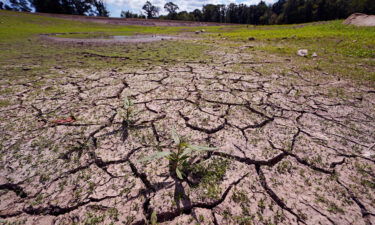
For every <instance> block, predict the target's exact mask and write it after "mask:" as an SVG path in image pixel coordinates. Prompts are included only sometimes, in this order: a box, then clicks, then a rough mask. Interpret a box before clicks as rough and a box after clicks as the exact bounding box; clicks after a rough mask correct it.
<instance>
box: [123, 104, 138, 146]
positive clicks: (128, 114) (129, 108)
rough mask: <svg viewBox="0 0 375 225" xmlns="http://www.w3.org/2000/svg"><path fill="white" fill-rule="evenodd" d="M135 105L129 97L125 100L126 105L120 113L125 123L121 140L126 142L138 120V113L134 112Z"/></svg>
mask: <svg viewBox="0 0 375 225" xmlns="http://www.w3.org/2000/svg"><path fill="white" fill-rule="evenodd" d="M133 106H134V103H133V101H132V100H131V99H129V98H128V97H125V98H124V105H123V108H122V111H121V112H120V113H121V115H122V117H123V121H122V128H121V140H122V141H125V140H126V139H127V138H128V137H129V129H131V128H134V126H135V123H136V120H135V116H136V115H137V112H136V111H135V110H134V107H133Z"/></svg>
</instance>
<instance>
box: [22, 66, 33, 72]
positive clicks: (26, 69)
mask: <svg viewBox="0 0 375 225" xmlns="http://www.w3.org/2000/svg"><path fill="white" fill-rule="evenodd" d="M22 70H23V71H29V70H31V69H30V68H25V67H24V68H22Z"/></svg>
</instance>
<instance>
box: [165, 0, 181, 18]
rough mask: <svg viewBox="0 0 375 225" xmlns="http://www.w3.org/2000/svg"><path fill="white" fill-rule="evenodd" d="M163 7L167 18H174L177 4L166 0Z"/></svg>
mask: <svg viewBox="0 0 375 225" xmlns="http://www.w3.org/2000/svg"><path fill="white" fill-rule="evenodd" d="M164 9H166V10H167V11H168V13H169V14H168V18H169V19H172V20H174V19H176V16H177V10H179V8H178V6H177V5H176V4H174V3H173V2H168V3H166V4H165V5H164Z"/></svg>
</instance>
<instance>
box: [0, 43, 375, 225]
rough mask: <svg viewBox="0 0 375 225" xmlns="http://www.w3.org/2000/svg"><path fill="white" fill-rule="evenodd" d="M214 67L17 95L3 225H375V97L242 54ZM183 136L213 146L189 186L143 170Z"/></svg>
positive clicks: (153, 169) (5, 141)
mask: <svg viewBox="0 0 375 225" xmlns="http://www.w3.org/2000/svg"><path fill="white" fill-rule="evenodd" d="M207 54H211V55H215V56H216V57H215V60H213V61H209V62H206V63H203V62H194V61H190V62H179V63H175V64H173V65H172V64H162V65H150V66H147V67H144V68H143V69H132V68H127V70H123V71H117V70H115V69H114V70H102V71H96V72H95V71H94V72H92V71H88V70H62V71H59V72H60V74H61V75H62V76H61V77H59V78H58V79H57V78H54V77H49V76H42V75H41V76H39V77H38V78H37V79H34V80H33V81H19V80H17V81H9V82H7V86H6V87H8V88H9V87H11V88H12V89H13V90H16V91H14V94H8V95H6V94H5V95H2V97H1V98H3V99H7V100H11V101H12V102H13V103H14V104H12V105H11V106H8V107H3V108H1V110H0V115H1V118H2V120H1V121H0V123H1V126H0V129H1V133H2V136H1V146H2V151H1V154H2V155H1V156H2V165H1V168H0V199H1V202H0V217H1V222H0V223H14V224H22V223H26V224H149V223H154V224H155V222H157V223H158V224H337V225H338V224H365V225H369V224H375V194H374V176H375V172H374V171H375V164H374V162H375V157H374V156H375V146H374V145H375V136H374V131H375V110H374V105H375V91H374V89H371V87H366V86H360V85H356V84H354V83H353V82H350V81H347V80H344V79H340V78H339V77H336V76H334V75H330V74H325V73H323V72H315V73H311V72H302V71H300V70H299V69H298V68H296V67H293V66H292V65H291V62H289V61H283V60H281V59H280V58H277V57H269V58H267V61H259V60H256V59H255V58H254V57H253V55H251V54H249V53H245V52H243V51H241V49H237V50H236V51H234V52H232V53H224V52H220V51H219V50H216V51H211V52H209V53H207ZM90 57H97V56H95V55H92V56H90ZM264 68H273V69H270V70H268V71H264ZM41 81H43V83H42V84H40V83H41ZM3 83H4V82H3ZM36 83H38V88H36V87H35V86H36V85H35V84H36ZM1 88H5V85H2V87H1ZM124 99H131V100H132V102H133V105H132V106H131V112H132V113H131V118H128V117H126V113H127V110H129V108H124ZM173 128H174V129H176V131H177V132H178V133H179V134H180V135H181V136H184V137H185V138H186V139H187V140H189V142H190V143H192V144H196V145H204V146H214V147H217V150H216V151H213V152H204V153H195V154H193V155H192V156H191V157H190V158H189V168H188V169H187V170H186V171H185V175H184V179H183V180H179V179H176V178H174V177H173V176H170V174H169V169H168V160H166V159H158V160H154V161H149V162H142V161H141V160H140V159H142V158H144V157H146V156H149V155H151V154H154V153H155V152H157V151H160V150H164V151H165V150H169V151H173V150H174V144H173V140H172V139H171V135H170V133H171V130H172V129H173Z"/></svg>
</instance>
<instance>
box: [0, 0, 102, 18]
mask: <svg viewBox="0 0 375 225" xmlns="http://www.w3.org/2000/svg"><path fill="white" fill-rule="evenodd" d="M0 9H6V10H13V11H22V12H31V11H32V9H34V10H35V12H42V13H60V14H72V15H87V16H105V17H108V16H109V11H108V10H107V8H106V6H105V4H104V2H103V0H0Z"/></svg>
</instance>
